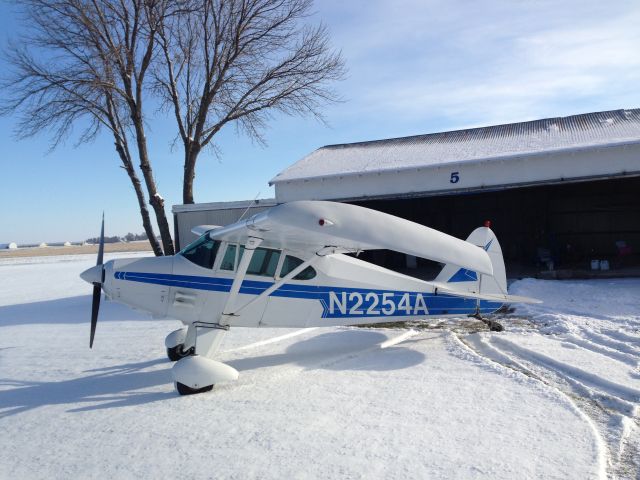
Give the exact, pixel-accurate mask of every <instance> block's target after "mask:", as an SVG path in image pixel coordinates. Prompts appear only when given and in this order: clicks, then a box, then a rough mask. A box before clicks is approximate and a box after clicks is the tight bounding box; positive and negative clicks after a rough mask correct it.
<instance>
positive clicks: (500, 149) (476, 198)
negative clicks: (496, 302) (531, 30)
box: [173, 109, 640, 277]
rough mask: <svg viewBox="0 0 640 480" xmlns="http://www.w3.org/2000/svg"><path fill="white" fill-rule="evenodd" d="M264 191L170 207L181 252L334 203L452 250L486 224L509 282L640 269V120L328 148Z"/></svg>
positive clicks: (581, 120)
mask: <svg viewBox="0 0 640 480" xmlns="http://www.w3.org/2000/svg"><path fill="white" fill-rule="evenodd" d="M270 183H271V184H272V185H274V186H275V193H276V198H275V199H265V200H260V201H258V202H257V203H255V202H249V201H247V202H220V203H212V204H195V205H177V206H174V209H173V213H174V217H175V228H176V237H177V238H178V242H179V244H180V246H184V245H186V244H187V243H188V242H189V241H191V240H192V239H193V238H194V237H193V234H191V233H190V229H191V228H192V227H193V226H195V225H199V224H203V223H204V224H217V225H225V224H227V223H231V222H233V221H236V220H237V219H238V218H240V217H241V216H242V215H244V216H245V218H246V217H247V216H249V215H252V214H254V213H258V212H259V211H262V210H264V209H266V208H269V207H270V206H273V205H276V204H278V203H283V202H289V201H294V200H331V201H343V202H349V203H355V204H358V205H362V206H365V207H368V208H373V209H375V210H380V211H384V212H387V213H391V214H393V215H397V216H399V217H403V218H407V219H409V220H412V221H415V222H418V223H421V224H424V225H427V226H429V227H432V228H435V229H437V230H441V231H443V232H446V233H449V234H451V235H454V236H456V237H459V238H466V237H467V236H468V234H469V233H470V232H471V231H472V230H473V229H474V228H476V227H477V226H479V225H481V224H482V223H483V222H484V221H485V220H490V221H491V222H492V228H493V229H494V231H495V232H496V234H497V236H498V239H499V240H500V243H501V245H502V249H503V253H504V257H505V261H506V263H507V271H508V272H511V274H512V275H513V274H516V275H517V274H519V273H520V272H522V273H523V274H529V275H530V274H534V273H535V272H540V271H546V272H551V276H554V277H555V276H562V275H566V276H573V275H584V274H586V273H587V272H589V271H590V268H591V261H592V260H598V261H601V260H605V261H606V263H608V267H609V268H610V269H611V270H609V271H608V272H607V273H605V272H600V274H614V275H625V274H633V273H634V272H636V273H637V269H638V267H639V266H640V256H639V255H638V253H639V252H640V109H633V110H616V111H608V112H596V113H588V114H581V115H574V116H569V117H562V118H548V119H542V120H535V121H529V122H522V123H514V124H507V125H497V126H489V127H481V128H472V129H466V130H457V131H450V132H441V133H433V134H427V135H418V136H412V137H403V138H393V139H387V140H376V141H368V142H359V143H351V144H342V145H329V146H325V147H322V148H319V149H318V150H315V151H314V152H312V153H310V154H309V155H307V156H306V157H304V158H302V159H301V160H299V161H298V162H296V163H294V164H293V165H291V166H290V167H288V168H287V169H285V170H284V171H282V172H281V173H279V174H278V175H277V176H276V177H274V178H273V179H272V180H271V182H270ZM247 209H248V210H247ZM367 256H368V259H369V260H373V261H374V262H376V263H379V264H382V265H385V266H387V267H391V268H395V269H402V268H406V267H409V268H410V267H413V266H415V265H416V261H415V260H413V259H405V258H404V256H398V255H395V254H393V253H392V252H376V253H369V254H367ZM602 263H604V262H602ZM417 265H418V266H420V265H423V262H422V261H421V260H418V262H417ZM589 274H591V273H589ZM547 275H549V273H547Z"/></svg>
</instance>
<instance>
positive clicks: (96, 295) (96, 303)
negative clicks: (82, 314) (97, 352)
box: [89, 212, 104, 348]
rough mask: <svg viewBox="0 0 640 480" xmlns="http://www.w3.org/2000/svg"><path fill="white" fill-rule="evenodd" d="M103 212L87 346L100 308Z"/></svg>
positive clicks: (92, 334)
mask: <svg viewBox="0 0 640 480" xmlns="http://www.w3.org/2000/svg"><path fill="white" fill-rule="evenodd" d="M103 260H104V212H102V226H101V227H100V245H99V246H98V261H97V262H96V267H97V266H100V282H93V299H92V300H91V335H90V336H89V348H93V339H94V338H95V336H96V326H97V325H98V311H99V310H100V297H101V295H102V283H103V282H104V267H102V263H103ZM96 267H93V268H96Z"/></svg>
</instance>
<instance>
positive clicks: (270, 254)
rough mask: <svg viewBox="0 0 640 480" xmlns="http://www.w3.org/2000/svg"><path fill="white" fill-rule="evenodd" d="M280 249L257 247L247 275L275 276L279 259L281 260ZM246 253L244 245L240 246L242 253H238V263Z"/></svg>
mask: <svg viewBox="0 0 640 480" xmlns="http://www.w3.org/2000/svg"><path fill="white" fill-rule="evenodd" d="M280 253H281V252H280V250H274V249H272V248H262V247H258V248H256V251H255V252H253V256H252V257H251V261H250V262H249V267H248V268H247V275H260V276H261V277H275V275H276V268H277V267H278V261H279V260H280ZM243 254H244V246H242V245H241V246H240V255H238V263H240V259H241V258H242V255H243Z"/></svg>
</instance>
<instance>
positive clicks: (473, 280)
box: [435, 226, 507, 295]
mask: <svg viewBox="0 0 640 480" xmlns="http://www.w3.org/2000/svg"><path fill="white" fill-rule="evenodd" d="M467 242H469V243H472V244H474V245H477V246H478V247H480V248H483V249H484V250H485V251H486V252H487V253H488V254H489V258H490V259H491V263H492V266H493V276H491V275H483V274H479V273H477V272H474V271H472V270H467V269H466V268H461V267H459V266H457V265H454V264H447V265H445V266H444V268H443V269H442V271H441V272H440V274H439V275H438V276H437V277H436V279H435V281H436V282H440V283H446V284H447V287H448V288H451V289H454V290H459V291H461V292H473V293H489V294H490V293H498V294H505V295H506V293H507V275H506V272H505V268H504V260H503V259H502V248H500V243H499V242H498V239H497V238H496V236H495V234H494V233H493V230H491V228H489V226H485V227H479V228H476V229H475V230H474V231H473V232H471V235H469V238H467Z"/></svg>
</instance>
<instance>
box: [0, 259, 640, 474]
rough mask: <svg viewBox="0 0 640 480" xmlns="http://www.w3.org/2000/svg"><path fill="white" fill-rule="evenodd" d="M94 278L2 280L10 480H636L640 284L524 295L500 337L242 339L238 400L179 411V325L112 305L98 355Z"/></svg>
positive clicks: (610, 283) (223, 390)
mask: <svg viewBox="0 0 640 480" xmlns="http://www.w3.org/2000/svg"><path fill="white" fill-rule="evenodd" d="M124 255H128V256H132V255H131V254H124ZM117 256H118V255H116V254H113V255H108V256H107V258H115V257H117ZM119 256H123V254H120V255H119ZM94 262H95V258H94V256H92V255H79V256H73V257H69V256H67V257H39V258H19V259H3V260H0V478H2V479H4V478H7V479H8V478H20V479H31V478H42V479H54V478H55V479H68V478H82V479H85V478H109V479H120V478H154V479H155V478H188V479H192V478H197V479H200V478H237V479H245V478H261V479H263V478H264V479H268V478H273V479H285V478H310V479H313V478H385V479H387V478H398V479H405V478H419V479H422V478H465V479H466V478H491V479H496V478H510V479H511V478H575V479H587V478H606V477H610V478H636V479H637V478H640V476H639V475H640V474H639V470H640V469H639V463H640V370H639V368H638V362H639V360H640V280H635V279H634V280H604V281H581V282H578V281H572V282H569V281H565V282H559V281H539V280H523V281H518V282H516V283H514V284H513V285H512V287H511V291H512V293H514V294H517V295H527V296H532V297H537V298H540V299H542V300H544V301H545V303H544V304H543V305H540V306H538V305H536V306H534V307H526V308H524V307H518V309H517V311H516V312H515V313H514V314H511V315H508V316H505V317H503V318H502V319H501V321H502V323H503V324H504V325H505V332H502V333H489V332H487V331H482V332H479V333H472V332H473V331H474V330H476V329H478V328H479V327H478V324H477V323H472V322H469V321H468V319H461V321H452V320H450V319H447V320H446V321H438V320H431V321H430V323H429V324H428V326H429V328H418V326H416V327H414V329H413V330H407V329H404V330H401V329H398V330H390V329H355V328H327V329H309V330H275V329H264V330H252V329H241V328H238V329H232V330H231V331H230V333H229V335H228V336H227V338H226V339H225V344H224V346H223V352H222V353H221V355H220V357H221V358H220V359H221V360H222V361H224V362H227V363H229V364H231V365H232V366H234V367H235V368H236V369H238V370H239V371H240V379H239V380H238V382H236V383H234V384H229V385H225V386H218V387H215V388H214V389H213V391H211V392H209V393H206V394H202V395H195V396H190V397H179V396H178V395H177V394H176V393H175V391H174V389H173V385H172V383H171V374H170V368H171V365H172V364H171V363H170V362H169V361H168V360H167V359H166V357H165V352H164V343H163V341H164V337H165V335H166V334H167V333H168V332H170V331H171V330H173V329H175V328H177V327H178V325H179V324H178V322H176V321H168V320H163V321H158V320H152V319H150V318H148V317H146V316H144V315H141V314H138V313H135V312H133V311H132V310H129V309H128V308H127V307H124V306H122V305H118V304H115V303H112V302H106V301H103V302H102V305H101V312H100V313H101V316H100V322H99V323H98V330H97V335H96V342H95V344H94V348H93V350H89V347H88V343H89V316H90V303H91V297H90V293H91V287H90V286H89V285H87V284H85V283H84V282H82V281H81V280H80V279H79V278H78V274H79V273H80V272H81V271H82V270H84V269H85V268H88V267H89V266H91V265H92V264H93V263H94Z"/></svg>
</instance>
